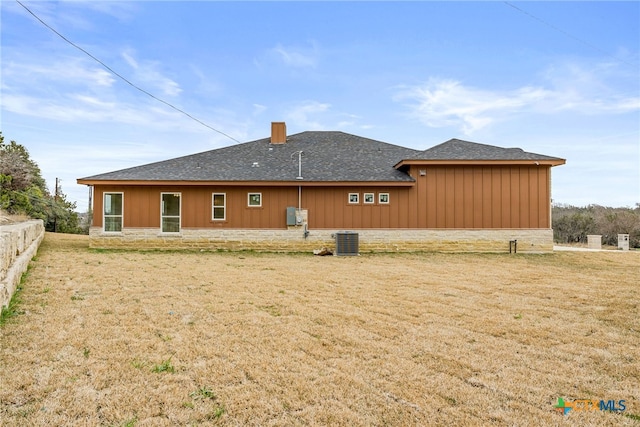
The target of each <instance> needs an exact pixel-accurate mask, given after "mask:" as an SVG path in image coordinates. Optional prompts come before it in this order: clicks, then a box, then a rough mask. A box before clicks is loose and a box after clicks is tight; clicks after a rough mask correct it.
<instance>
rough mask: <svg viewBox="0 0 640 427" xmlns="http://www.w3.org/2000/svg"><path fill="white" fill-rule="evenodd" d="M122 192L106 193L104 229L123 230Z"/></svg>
mask: <svg viewBox="0 0 640 427" xmlns="http://www.w3.org/2000/svg"><path fill="white" fill-rule="evenodd" d="M122 199H123V194H122V193H104V221H103V222H102V223H103V224H104V231H111V232H121V231H122V212H123V209H122V202H123V200H122Z"/></svg>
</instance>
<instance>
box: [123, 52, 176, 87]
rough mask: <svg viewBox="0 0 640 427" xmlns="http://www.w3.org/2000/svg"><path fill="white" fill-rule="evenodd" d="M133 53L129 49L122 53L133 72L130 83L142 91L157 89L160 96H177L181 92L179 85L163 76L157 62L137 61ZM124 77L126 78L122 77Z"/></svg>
mask: <svg viewBox="0 0 640 427" xmlns="http://www.w3.org/2000/svg"><path fill="white" fill-rule="evenodd" d="M134 55H135V52H133V51H132V50H131V49H127V50H125V51H124V52H122V57H123V58H124V60H125V61H126V62H127V64H129V66H130V67H131V68H132V70H133V77H132V78H131V79H128V78H127V80H131V81H135V82H136V84H137V85H139V86H140V87H141V88H142V89H144V90H148V91H149V92H152V91H153V89H154V88H155V89H158V90H160V91H161V92H162V94H164V95H167V96H178V95H180V93H181V92H182V89H181V88H180V85H179V84H178V83H176V82H175V81H173V80H172V79H170V78H169V77H166V76H164V75H163V74H162V73H161V72H160V71H158V68H160V63H159V62H157V61H142V62H141V61H138V60H137V59H136V58H135V57H134ZM124 77H126V76H124Z"/></svg>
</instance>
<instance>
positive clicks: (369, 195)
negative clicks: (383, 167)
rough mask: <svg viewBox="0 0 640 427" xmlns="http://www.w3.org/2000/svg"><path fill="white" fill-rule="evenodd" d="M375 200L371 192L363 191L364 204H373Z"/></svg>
mask: <svg viewBox="0 0 640 427" xmlns="http://www.w3.org/2000/svg"><path fill="white" fill-rule="evenodd" d="M374 201H375V197H374V194H373V193H364V203H365V204H373V203H374Z"/></svg>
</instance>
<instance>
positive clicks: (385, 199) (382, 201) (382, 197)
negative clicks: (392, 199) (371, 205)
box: [378, 193, 389, 205]
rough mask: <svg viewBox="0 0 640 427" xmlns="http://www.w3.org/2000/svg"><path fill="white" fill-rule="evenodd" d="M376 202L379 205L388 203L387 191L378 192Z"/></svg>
mask: <svg viewBox="0 0 640 427" xmlns="http://www.w3.org/2000/svg"><path fill="white" fill-rule="evenodd" d="M378 203H380V204H381V205H388V204H389V193H378Z"/></svg>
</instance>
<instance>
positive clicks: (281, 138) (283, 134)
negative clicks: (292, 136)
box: [271, 122, 287, 144]
mask: <svg viewBox="0 0 640 427" xmlns="http://www.w3.org/2000/svg"><path fill="white" fill-rule="evenodd" d="M286 142H287V124H286V123H285V122H271V143H272V144H285V143H286Z"/></svg>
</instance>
